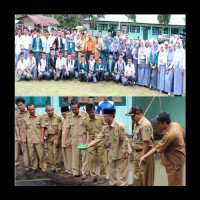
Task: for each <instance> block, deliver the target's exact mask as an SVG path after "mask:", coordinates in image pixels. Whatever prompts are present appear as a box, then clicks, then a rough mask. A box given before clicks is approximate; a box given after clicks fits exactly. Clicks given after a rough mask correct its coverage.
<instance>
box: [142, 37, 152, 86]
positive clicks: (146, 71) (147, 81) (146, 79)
mask: <svg viewBox="0 0 200 200" xmlns="http://www.w3.org/2000/svg"><path fill="white" fill-rule="evenodd" d="M151 50H152V45H151V41H148V40H146V67H145V68H144V86H145V87H149V84H150V63H149V57H150V53H151Z"/></svg>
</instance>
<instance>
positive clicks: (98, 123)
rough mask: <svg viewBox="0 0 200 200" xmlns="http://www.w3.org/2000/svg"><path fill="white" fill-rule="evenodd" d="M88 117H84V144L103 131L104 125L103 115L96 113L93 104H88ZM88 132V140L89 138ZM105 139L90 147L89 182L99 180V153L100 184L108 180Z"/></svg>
mask: <svg viewBox="0 0 200 200" xmlns="http://www.w3.org/2000/svg"><path fill="white" fill-rule="evenodd" d="M86 112H87V114H88V116H87V117H85V118H84V119H83V123H82V131H83V144H86V141H87V142H91V141H93V140H94V139H95V138H96V137H97V136H98V135H99V134H100V132H101V130H102V126H103V125H104V119H103V116H102V115H98V114H96V115H95V107H94V105H93V104H87V105H86ZM87 132H88V140H87ZM104 144H105V139H103V140H102V141H101V142H99V143H98V144H96V145H95V146H93V147H91V148H90V149H88V156H89V171H90V176H91V179H90V180H89V182H97V178H96V159H97V153H98V156H99V165H100V177H101V179H100V180H99V182H98V183H99V184H103V183H104V182H105V181H106V164H107V152H106V149H105V147H104Z"/></svg>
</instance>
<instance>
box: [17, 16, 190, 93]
mask: <svg viewBox="0 0 200 200" xmlns="http://www.w3.org/2000/svg"><path fill="white" fill-rule="evenodd" d="M29 18H30V16H29ZM129 26H130V25H129ZM110 27H112V26H110ZM130 27H131V26H130ZM117 28H119V27H117ZM79 30H80V29H79ZM103 30H105V29H103ZM115 31H116V32H113V29H107V31H102V30H99V31H98V32H97V34H96V35H94V31H91V30H89V31H87V28H85V29H84V28H83V30H81V31H78V29H77V28H71V29H59V27H57V29H55V28H53V27H52V28H49V30H48V29H43V31H41V30H39V29H37V28H33V29H30V30H29V29H28V28H27V27H25V26H24V27H23V31H22V29H21V28H20V27H19V28H18V29H16V36H15V69H16V91H18V88H19V89H20V90H21V89H24V90H25V89H28V88H29V87H31V89H32V92H33V91H35V90H34V88H37V86H38V85H40V86H41V87H42V86H43V88H46V87H49V85H51V87H52V88H55V89H57V90H59V89H60V92H62V88H66V87H67V88H68V90H69V91H68V92H70V91H72V92H74V90H76V88H77V87H78V88H79V87H80V82H83V84H81V86H83V87H84V89H83V90H82V91H87V90H88V91H90V90H92V89H93V88H94V89H97V91H98V92H102V93H104V90H102V88H103V87H105V88H106V89H107V90H109V89H111V90H115V91H116V94H118V93H119V94H120V91H121V90H124V93H126V92H127V93H130V95H133V96H135V95H136V96H137V93H138V91H140V92H141V94H140V93H138V95H141V96H142V94H143V95H147V96H148V95H163V96H182V95H184V94H185V47H186V42H185V39H183V36H182V35H180V34H177V35H173V37H170V38H166V39H165V40H164V39H162V40H161V39H160V35H159V34H158V32H157V33H154V32H153V30H152V32H153V34H157V37H152V38H151V39H149V40H148V39H146V38H145V39H144V37H139V36H138V38H137V39H135V38H133V37H131V36H130V35H131V34H130V32H125V31H127V30H120V29H116V30H115ZM102 32H103V33H105V35H104V34H103V33H102ZM113 33H114V34H113ZM115 34H116V35H115ZM153 34H152V36H154V35H153ZM181 34H182V33H181ZM114 35H115V36H114ZM140 35H141V34H140ZM164 35H166V34H163V36H162V35H161V36H162V37H164ZM143 36H145V37H146V35H144V33H143ZM175 36H176V37H175ZM183 46H184V47H183ZM54 81H55V82H54ZM18 82H20V85H19V83H18ZM28 82H29V83H28ZM58 82H59V83H58ZM94 84H95V85H94ZM124 86H127V87H124ZM26 87H27V88H26ZM98 88H99V89H98ZM115 88H117V89H115ZM101 90H102V91H101ZM77 92H78V93H79V92H80V91H77ZM35 93H36V94H35V95H40V92H39V91H38V92H37V91H36V92H35ZM86 94H87V93H86ZM116 94H114V95H116ZM119 94H118V95H119ZM95 95H96V94H95ZM120 95H121V94H120ZM122 95H123V94H122Z"/></svg>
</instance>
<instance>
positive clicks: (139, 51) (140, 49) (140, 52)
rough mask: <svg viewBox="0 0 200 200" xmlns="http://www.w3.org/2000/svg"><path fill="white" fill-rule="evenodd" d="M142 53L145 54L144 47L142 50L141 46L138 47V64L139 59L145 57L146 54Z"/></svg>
mask: <svg viewBox="0 0 200 200" xmlns="http://www.w3.org/2000/svg"><path fill="white" fill-rule="evenodd" d="M143 54H145V55H147V53H146V47H144V51H143V49H142V47H140V48H139V50H138V64H140V59H146V56H144V55H143Z"/></svg>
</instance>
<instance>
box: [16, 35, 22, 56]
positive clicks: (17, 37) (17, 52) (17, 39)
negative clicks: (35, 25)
mask: <svg viewBox="0 0 200 200" xmlns="http://www.w3.org/2000/svg"><path fill="white" fill-rule="evenodd" d="M21 43H22V35H21V36H20V37H19V36H18V35H16V36H15V54H17V55H19V54H20V52H21V48H20V45H21Z"/></svg>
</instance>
